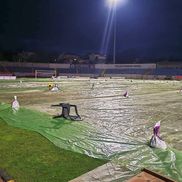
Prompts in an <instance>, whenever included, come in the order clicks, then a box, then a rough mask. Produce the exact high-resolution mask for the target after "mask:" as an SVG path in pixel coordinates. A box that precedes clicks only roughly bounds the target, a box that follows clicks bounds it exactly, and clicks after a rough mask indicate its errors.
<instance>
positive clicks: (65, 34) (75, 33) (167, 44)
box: [0, 0, 182, 58]
mask: <svg viewBox="0 0 182 182" xmlns="http://www.w3.org/2000/svg"><path fill="white" fill-rule="evenodd" d="M0 2H1V4H0V51H4V50H12V51H17V50H25V51H49V52H60V53H62V52H69V53H71V52H72V53H76V54H87V53H90V52H99V51H100V49H101V43H102V38H103V33H104V28H105V25H106V20H107V16H108V13H109V8H108V7H107V6H106V3H105V0H1V1H0ZM109 45H110V47H109V49H108V54H109V53H110V54H111V53H112V45H113V44H112V36H111V40H110V44H109ZM116 51H117V56H120V57H149V58H171V57H172V58H182V0H127V2H126V3H125V4H124V5H123V6H119V7H118V8H117V50H116Z"/></svg>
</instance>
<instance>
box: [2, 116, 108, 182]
mask: <svg viewBox="0 0 182 182" xmlns="http://www.w3.org/2000/svg"><path fill="white" fill-rule="evenodd" d="M0 156H1V157H0V168H3V169H5V170H6V171H7V172H8V173H9V175H11V176H13V177H14V179H15V180H16V181H17V182H35V181H36V182H42V181H44V182H50V181H51V182H64V181H65V182H66V181H69V180H71V179H73V178H75V177H77V176H79V175H81V174H83V173H85V172H88V171H90V170H92V169H94V168H96V167H97V166H100V165H102V164H104V163H105V162H107V161H103V160H99V159H94V158H90V157H88V156H85V155H82V154H78V153H74V152H71V151H66V150H63V149H60V148H57V147H56V146H54V145H53V144H52V143H51V142H50V141H48V140H47V139H45V138H44V137H42V136H41V135H39V134H38V133H35V132H29V131H26V130H22V129H17V128H13V127H11V126H8V125H7V124H6V123H5V122H3V121H2V120H1V119H0Z"/></svg>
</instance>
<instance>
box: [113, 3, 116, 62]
mask: <svg viewBox="0 0 182 182" xmlns="http://www.w3.org/2000/svg"><path fill="white" fill-rule="evenodd" d="M113 11H114V12H113V13H114V27H113V28H114V38H113V39H114V41H113V44H114V45H113V64H116V2H115V3H114V8H113Z"/></svg>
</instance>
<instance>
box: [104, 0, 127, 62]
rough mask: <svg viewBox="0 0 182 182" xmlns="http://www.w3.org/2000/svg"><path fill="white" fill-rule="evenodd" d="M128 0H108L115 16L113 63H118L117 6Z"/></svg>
mask: <svg viewBox="0 0 182 182" xmlns="http://www.w3.org/2000/svg"><path fill="white" fill-rule="evenodd" d="M125 1H126V0H107V4H108V6H109V7H110V8H111V9H112V10H113V17H114V24H113V29H114V37H113V64H115V63H116V33H117V32H116V28H117V26H116V22H117V16H116V8H117V6H118V5H119V4H121V3H124V2H125Z"/></svg>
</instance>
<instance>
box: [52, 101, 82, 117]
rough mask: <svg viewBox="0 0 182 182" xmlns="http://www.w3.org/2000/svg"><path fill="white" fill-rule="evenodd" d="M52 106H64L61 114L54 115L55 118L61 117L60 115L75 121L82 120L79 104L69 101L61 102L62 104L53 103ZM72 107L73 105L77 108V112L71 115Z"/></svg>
mask: <svg viewBox="0 0 182 182" xmlns="http://www.w3.org/2000/svg"><path fill="white" fill-rule="evenodd" d="M51 106H52V107H61V108H62V112H61V114H60V115H58V116H54V117H53V118H59V117H63V118H65V119H69V120H73V121H81V117H80V115H79V114H78V110H77V106H76V105H72V104H69V103H60V104H56V105H51ZM71 107H73V108H74V109H75V114H76V115H74V116H73V115H70V110H71Z"/></svg>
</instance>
